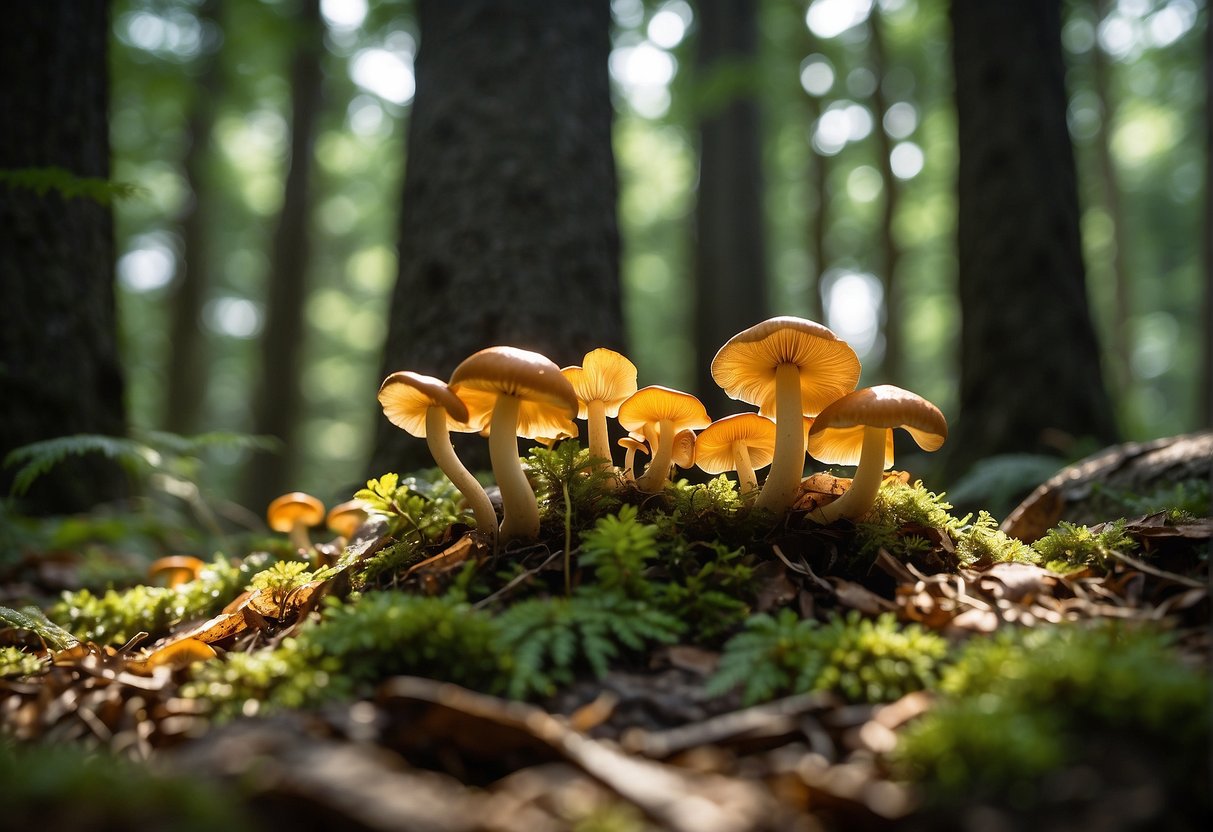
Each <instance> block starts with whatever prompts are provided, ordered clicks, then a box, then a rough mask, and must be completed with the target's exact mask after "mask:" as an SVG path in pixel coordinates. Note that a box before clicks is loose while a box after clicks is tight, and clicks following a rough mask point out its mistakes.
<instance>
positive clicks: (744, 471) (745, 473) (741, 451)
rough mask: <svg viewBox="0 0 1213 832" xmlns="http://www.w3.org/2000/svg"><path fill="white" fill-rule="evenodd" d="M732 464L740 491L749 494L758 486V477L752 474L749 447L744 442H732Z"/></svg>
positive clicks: (752, 467)
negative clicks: (735, 470)
mask: <svg viewBox="0 0 1213 832" xmlns="http://www.w3.org/2000/svg"><path fill="white" fill-rule="evenodd" d="M733 464H734V467H735V468H736V469H737V482H738V483H739V484H740V485H741V493H742V494H749V493H750V492H751V491H753V490H754V489H755V488H757V487H758V477H757V476H755V474H754V463H752V462H750V449H749V448H747V447H746V445H745V443H744V442H734V443H733Z"/></svg>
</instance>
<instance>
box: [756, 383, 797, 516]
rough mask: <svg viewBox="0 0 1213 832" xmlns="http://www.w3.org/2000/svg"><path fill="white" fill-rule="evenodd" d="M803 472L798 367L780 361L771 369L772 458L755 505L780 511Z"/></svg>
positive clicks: (791, 496) (783, 508)
mask: <svg viewBox="0 0 1213 832" xmlns="http://www.w3.org/2000/svg"><path fill="white" fill-rule="evenodd" d="M803 476H804V409H803V407H802V406H801V403H800V368H799V367H797V366H796V365H795V364H780V365H779V367H778V368H777V369H776V370H775V458H774V459H773V460H771V470H770V471H769V472H768V473H767V479H766V482H764V483H763V484H762V491H761V493H759V495H758V501H757V502H756V503H754V506H755V507H756V508H763V509H766V510H767V511H771V512H774V513H775V514H783V513H784V512H785V511H787V510H788V506H790V505H792V500H794V499H795V498H796V489H797V488H799V487H800V479H801V477H803Z"/></svg>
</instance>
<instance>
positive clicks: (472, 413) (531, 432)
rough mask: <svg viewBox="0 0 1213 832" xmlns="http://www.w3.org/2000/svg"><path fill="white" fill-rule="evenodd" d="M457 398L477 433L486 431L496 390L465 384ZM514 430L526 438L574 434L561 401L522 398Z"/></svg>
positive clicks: (552, 437)
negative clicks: (535, 400)
mask: <svg viewBox="0 0 1213 832" xmlns="http://www.w3.org/2000/svg"><path fill="white" fill-rule="evenodd" d="M459 398H460V399H462V400H463V402H464V403H465V404H466V405H467V408H468V421H469V422H470V423H471V424H472V425H473V426H474V429H475V430H478V431H479V432H480V435H481V436H488V435H489V422H490V421H491V420H492V417H493V404H494V403H495V402H496V401H497V394H496V393H489V392H486V391H484V390H473V389H471V388H468V387H464V388H461V389H460V390H459ZM516 432H517V434H518V435H519V436H521V437H524V438H526V439H541V438H546V439H551V440H553V441H556V440H559V439H569V438H571V437H575V436H577V435H578V429H577V423H576V422H574V421H573V420H572V419H571V418H569V411H568V409H567V408H565V407H564V406H563V405H561V406H555V405H549V404H542V403H539V402H530V401H525V400H524V401H522V402H521V403H520V404H519V405H518V430H517V431H516Z"/></svg>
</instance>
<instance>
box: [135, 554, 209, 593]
mask: <svg viewBox="0 0 1213 832" xmlns="http://www.w3.org/2000/svg"><path fill="white" fill-rule="evenodd" d="M205 567H206V563H204V562H203V561H202V560H201V559H199V558H196V557H194V556H193V555H169V556H168V557H163V558H159V559H157V560H154V561H152V562H151V563H150V564H149V565H148V567H147V579H148V580H149V581H152V582H157V581H163V582H164V585H165V586H167V587H168V588H169V589H172V588H173V587H177V586H181V584H186V583H189V582H190V581H193V580H196V579H197V577H198V575H200V574H201V573H202V570H203V569H204V568H205Z"/></svg>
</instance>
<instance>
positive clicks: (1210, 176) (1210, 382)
mask: <svg viewBox="0 0 1213 832" xmlns="http://www.w3.org/2000/svg"><path fill="white" fill-rule="evenodd" d="M1204 226H1205V233H1204V234H1203V235H1202V237H1203V238H1204V245H1203V246H1202V255H1203V258H1204V267H1205V268H1204V271H1205V296H1204V304H1203V310H1204V312H1203V315H1202V316H1201V319H1202V321H1203V326H1204V349H1203V351H1202V355H1203V361H1202V362H1201V364H1202V365H1203V370H1204V371H1203V372H1202V373H1201V381H1200V382H1199V384H1200V386H1201V394H1202V395H1201V402H1200V416H1201V421H1202V422H1203V423H1204V425H1205V427H1209V428H1213V22H1210V21H1209V20H1206V21H1205V223H1204Z"/></svg>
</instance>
